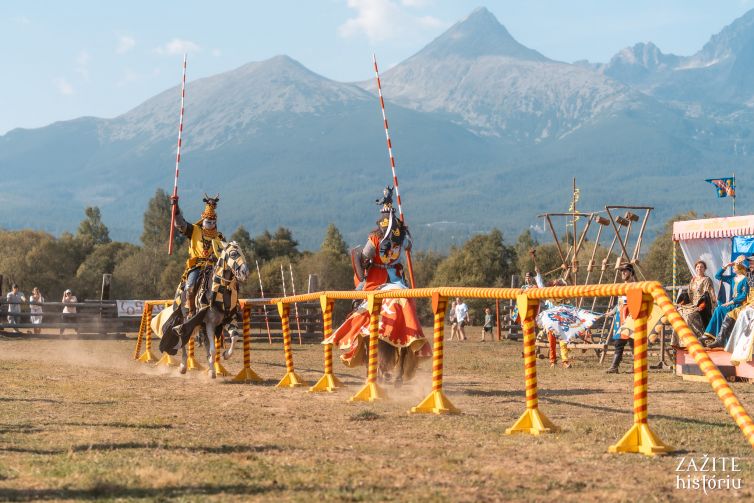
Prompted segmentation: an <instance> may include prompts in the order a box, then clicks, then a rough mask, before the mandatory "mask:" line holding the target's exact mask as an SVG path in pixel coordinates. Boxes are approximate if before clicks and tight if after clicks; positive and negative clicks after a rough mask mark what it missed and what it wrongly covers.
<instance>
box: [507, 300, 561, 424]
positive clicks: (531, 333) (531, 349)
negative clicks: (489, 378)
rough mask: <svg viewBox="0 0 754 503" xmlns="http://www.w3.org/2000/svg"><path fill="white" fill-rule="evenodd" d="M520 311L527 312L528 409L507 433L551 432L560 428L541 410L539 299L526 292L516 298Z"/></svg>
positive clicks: (525, 338) (525, 355)
mask: <svg viewBox="0 0 754 503" xmlns="http://www.w3.org/2000/svg"><path fill="white" fill-rule="evenodd" d="M516 304H517V305H518V312H519V313H526V314H525V316H524V317H523V323H522V325H523V329H524V330H523V331H524V380H525V383H526V411H524V413H523V415H522V416H521V417H520V418H518V420H517V421H516V422H515V423H514V424H513V426H511V427H510V428H508V429H507V430H505V433H506V435H511V434H513V433H530V434H532V435H539V434H540V433H550V432H553V431H557V430H558V428H557V427H556V426H555V425H554V424H553V423H552V421H550V420H549V419H548V418H547V416H545V415H544V414H542V413H541V412H540V411H539V398H538V397H537V355H536V353H535V346H536V332H535V327H534V318H535V317H536V316H537V310H538V309H539V301H537V300H534V299H530V298H529V297H527V296H526V295H525V294H521V295H519V296H518V297H517V298H516Z"/></svg>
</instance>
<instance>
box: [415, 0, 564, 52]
mask: <svg viewBox="0 0 754 503" xmlns="http://www.w3.org/2000/svg"><path fill="white" fill-rule="evenodd" d="M448 56H460V57H462V58H466V59H473V58H477V57H480V56H506V57H510V58H515V59H521V60H530V61H549V60H548V59H547V58H546V57H545V56H543V55H542V54H540V53H539V52H537V51H535V50H533V49H529V48H528V47H526V46H524V45H522V44H520V43H519V42H517V41H516V39H514V38H513V37H512V36H511V34H510V33H509V32H508V30H506V29H505V26H503V25H502V24H500V22H499V21H498V20H497V18H495V16H494V15H493V14H492V13H491V12H490V11H489V10H487V9H486V8H485V7H479V8H477V9H475V10H474V11H473V12H472V13H471V14H469V15H468V16H467V17H466V18H465V19H463V20H461V21H459V22H457V23H456V24H454V25H453V26H451V27H450V28H449V29H448V30H447V31H446V32H445V33H443V34H442V35H440V36H439V37H437V38H436V39H435V40H434V41H432V43H430V44H429V45H428V46H426V47H425V48H424V49H422V50H421V51H420V52H419V53H417V54H416V55H415V56H414V57H426V58H433V59H441V58H446V57H448Z"/></svg>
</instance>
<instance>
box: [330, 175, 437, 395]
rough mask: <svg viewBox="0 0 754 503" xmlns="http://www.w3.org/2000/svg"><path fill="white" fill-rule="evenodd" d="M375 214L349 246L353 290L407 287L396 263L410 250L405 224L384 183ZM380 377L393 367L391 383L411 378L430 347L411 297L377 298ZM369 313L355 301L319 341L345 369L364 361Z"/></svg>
mask: <svg viewBox="0 0 754 503" xmlns="http://www.w3.org/2000/svg"><path fill="white" fill-rule="evenodd" d="M377 204H378V205H379V206H380V217H379V220H377V228H375V229H374V230H373V231H372V232H371V233H370V234H369V237H368V239H367V242H366V244H365V245H364V246H363V247H357V248H354V249H353V250H351V260H352V265H353V269H354V284H355V285H356V290H363V291H373V290H393V289H403V288H408V286H407V285H406V282H405V280H404V277H403V266H402V264H401V263H400V255H401V251H402V250H407V251H408V250H410V249H411V244H412V243H411V235H410V234H409V232H408V228H407V227H406V226H405V225H404V224H403V222H402V221H401V220H400V218H398V217H397V216H396V214H395V209H394V208H393V188H392V187H386V188H385V190H384V192H383V197H382V198H381V199H378V200H377ZM379 338H380V345H379V355H380V358H379V367H378V369H379V371H380V377H381V378H382V379H383V380H385V381H389V380H391V379H392V376H391V375H390V371H392V369H393V368H395V367H396V366H397V367H398V372H399V375H398V377H397V378H396V381H395V383H396V385H399V384H400V383H401V382H402V381H403V380H409V379H411V378H412V377H413V375H414V373H415V371H416V368H417V366H418V363H419V361H420V360H422V359H425V358H429V357H431V355H432V350H431V348H430V345H429V344H428V342H427V339H426V337H425V336H424V333H423V332H422V328H421V323H420V322H419V317H418V316H417V314H416V305H415V303H414V300H413V299H383V300H382V307H381V312H380V323H379ZM368 341H369V311H368V307H367V302H366V301H364V302H361V303H360V304H359V305H358V306H356V308H355V309H354V311H353V312H352V313H351V314H350V315H349V316H348V318H347V319H346V320H345V322H344V323H343V324H342V325H341V326H340V327H338V328H337V329H336V330H335V331H334V332H333V334H332V335H331V336H330V337H328V338H327V339H325V340H324V341H323V344H334V345H336V346H338V347H339V348H340V349H341V350H343V351H344V353H343V354H342V355H341V357H340V358H341V360H342V361H343V363H345V364H346V365H347V366H348V367H356V366H359V365H366V364H367V359H368Z"/></svg>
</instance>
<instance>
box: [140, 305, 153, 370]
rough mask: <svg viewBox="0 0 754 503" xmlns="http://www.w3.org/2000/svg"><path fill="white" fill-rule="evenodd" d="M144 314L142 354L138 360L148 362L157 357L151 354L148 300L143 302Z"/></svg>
mask: <svg viewBox="0 0 754 503" xmlns="http://www.w3.org/2000/svg"><path fill="white" fill-rule="evenodd" d="M144 316H145V322H146V327H145V329H144V354H143V355H141V357H139V361H140V362H142V363H150V362H153V361H156V360H157V358H155V356H154V355H153V354H152V326H151V322H152V304H150V303H149V302H145V303H144Z"/></svg>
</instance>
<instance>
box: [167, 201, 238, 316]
mask: <svg viewBox="0 0 754 503" xmlns="http://www.w3.org/2000/svg"><path fill="white" fill-rule="evenodd" d="M203 201H204V211H203V212H202V215H201V219H200V220H199V221H197V222H196V223H193V224H191V223H188V222H187V221H186V219H185V218H184V217H183V214H182V213H181V210H180V208H179V207H178V201H177V200H176V199H173V200H172V203H173V204H175V206H176V211H175V228H176V229H177V230H178V231H180V232H181V233H182V234H183V235H184V236H186V237H187V238H188V253H189V256H188V259H187V260H186V268H185V270H184V272H183V278H182V279H184V280H185V286H184V289H185V293H186V302H187V306H186V307H187V308H188V317H189V318H191V317H192V316H193V315H194V314H195V313H196V293H197V286H198V285H197V283H198V281H199V278H200V276H201V273H202V271H203V270H205V269H211V268H212V266H213V265H214V264H215V262H216V260H217V259H218V258H219V256H220V249H221V248H220V242H221V241H225V238H224V237H223V235H222V234H221V233H220V232H218V231H217V212H216V208H217V203H218V202H219V201H220V195H219V194H218V195H216V196H215V197H209V196H207V195H206V194H205V195H204V199H203Z"/></svg>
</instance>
